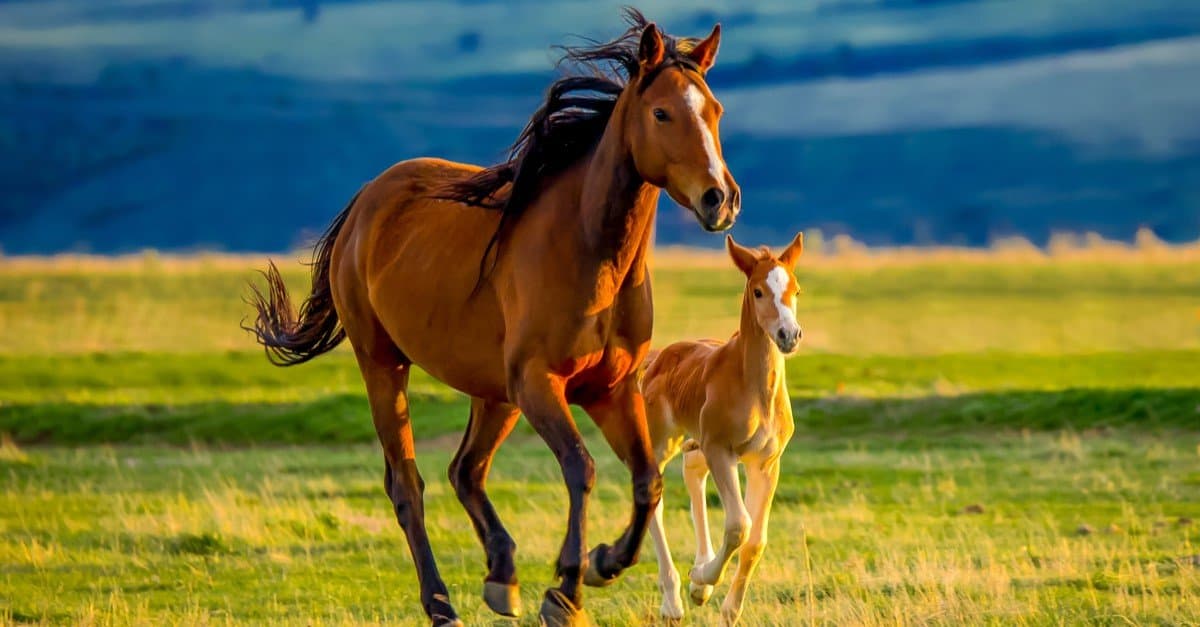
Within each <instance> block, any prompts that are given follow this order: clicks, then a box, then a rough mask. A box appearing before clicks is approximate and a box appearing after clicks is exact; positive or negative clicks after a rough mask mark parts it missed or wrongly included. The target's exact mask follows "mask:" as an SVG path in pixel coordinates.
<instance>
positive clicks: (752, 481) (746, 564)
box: [721, 458, 779, 625]
mask: <svg viewBox="0 0 1200 627" xmlns="http://www.w3.org/2000/svg"><path fill="white" fill-rule="evenodd" d="M778 485H779V458H774V459H772V460H770V461H768V462H766V463H763V464H757V463H756V464H748V465H747V466H746V505H747V506H748V507H749V509H750V518H751V521H752V522H751V523H750V537H749V538H747V539H746V544H745V545H744V546H742V550H741V552H740V553H739V554H738V566H737V573H736V574H734V576H733V582H732V583H731V584H730V585H729V594H727V595H725V602H724V603H722V604H721V619H722V622H723V623H725V624H727V625H732V624H734V623H736V622H737V621H738V618H739V617H741V615H742V602H743V601H744V600H745V598H746V585H747V584H748V583H749V581H750V575H752V574H753V573H754V567H755V566H757V565H758V560H759V558H760V557H762V553H763V549H764V548H766V546H767V523H768V518H769V517H770V515H771V502H772V501H773V500H774V499H775V488H776V486H778Z"/></svg>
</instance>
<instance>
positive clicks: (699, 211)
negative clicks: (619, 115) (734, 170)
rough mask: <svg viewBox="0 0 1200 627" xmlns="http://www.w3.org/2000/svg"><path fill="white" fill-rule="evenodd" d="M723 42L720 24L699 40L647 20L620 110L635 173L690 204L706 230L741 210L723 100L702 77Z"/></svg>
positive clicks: (719, 226)
mask: <svg viewBox="0 0 1200 627" xmlns="http://www.w3.org/2000/svg"><path fill="white" fill-rule="evenodd" d="M720 43H721V26H720V25H719V24H718V25H717V26H714V27H713V30H712V33H711V34H710V35H709V36H708V37H706V38H705V39H703V40H700V41H698V42H697V41H695V40H690V39H682V38H681V39H675V38H669V37H668V38H666V39H664V37H663V34H662V32H661V31H659V29H658V27H657V26H655V25H654V24H653V23H651V24H646V25H645V27H644V28H643V29H642V31H641V39H640V42H639V44H638V52H637V55H638V56H637V62H638V65H637V70H636V74H633V75H631V77H630V80H629V83H628V85H627V86H626V88H625V91H624V93H623V94H622V95H621V99H622V101H623V103H622V104H623V105H624V106H623V107H622V108H621V109H619V110H620V111H622V112H623V114H624V118H623V119H622V120H620V121H619V122H620V123H623V124H624V129H625V132H626V137H627V138H628V141H629V144H630V147H631V150H632V153H633V161H634V164H635V166H636V167H637V170H638V173H639V174H640V175H641V177H642V178H643V179H645V180H646V181H647V182H649V183H651V184H653V185H657V186H658V187H662V188H664V189H666V190H667V193H668V194H670V196H671V198H672V199H674V200H675V202H677V203H679V204H680V205H683V206H684V207H687V208H688V209H691V210H692V212H693V213H694V214H695V215H696V219H697V220H699V221H700V225H701V226H703V227H704V229H705V230H707V231H723V230H725V229H728V228H729V227H730V226H733V221H734V220H735V219H736V218H737V214H738V211H740V210H741V190H740V189H739V188H738V185H737V183H736V182H735V181H734V180H733V176H732V175H731V174H730V173H729V169H728V168H726V167H725V160H724V158H723V157H722V156H721V141H720V136H719V134H718V131H717V123H718V121H719V120H720V119H721V113H722V107H721V103H720V102H717V99H716V98H715V97H714V96H713V94H712V92H711V91H709V89H708V84H707V83H705V80H704V75H705V73H706V72H708V69H709V68H711V67H712V65H713V62H714V61H715V60H716V58H717V47H718V46H719V45H720Z"/></svg>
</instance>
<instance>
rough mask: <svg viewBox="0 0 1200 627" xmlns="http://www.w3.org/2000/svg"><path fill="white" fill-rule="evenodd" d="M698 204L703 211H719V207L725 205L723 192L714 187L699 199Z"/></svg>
mask: <svg viewBox="0 0 1200 627" xmlns="http://www.w3.org/2000/svg"><path fill="white" fill-rule="evenodd" d="M700 204H701V205H703V208H704V210H705V211H714V210H716V209H720V208H721V205H723V204H725V192H723V191H721V190H720V189H718V188H716V187H710V188H708V191H706V192H704V195H703V196H701V197H700Z"/></svg>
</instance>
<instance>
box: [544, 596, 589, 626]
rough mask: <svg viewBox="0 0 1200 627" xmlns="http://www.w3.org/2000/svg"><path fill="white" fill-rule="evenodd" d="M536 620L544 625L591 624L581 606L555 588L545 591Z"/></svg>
mask: <svg viewBox="0 0 1200 627" xmlns="http://www.w3.org/2000/svg"><path fill="white" fill-rule="evenodd" d="M538 620H539V622H541V624H542V625H543V626H544V627H591V624H592V621H591V620H589V619H588V617H587V614H586V613H585V612H584V611H583V608H578V607H575V604H574V603H572V602H571V600H570V599H568V598H567V597H566V595H564V594H563V593H562V592H559V591H558V590H557V589H555V588H551V589H549V590H547V591H546V598H545V599H543V600H542V610H541V612H539V613H538Z"/></svg>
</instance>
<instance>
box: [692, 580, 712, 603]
mask: <svg viewBox="0 0 1200 627" xmlns="http://www.w3.org/2000/svg"><path fill="white" fill-rule="evenodd" d="M712 593H713V587H712V586H706V585H702V584H698V583H690V584H688V596H689V597H691V598H692V604H693V605H704V604H705V603H708V600H709V598H711V597H712Z"/></svg>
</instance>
